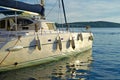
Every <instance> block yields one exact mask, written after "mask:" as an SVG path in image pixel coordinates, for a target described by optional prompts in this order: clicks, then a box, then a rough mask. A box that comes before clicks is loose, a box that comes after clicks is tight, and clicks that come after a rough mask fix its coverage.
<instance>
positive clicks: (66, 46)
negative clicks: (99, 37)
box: [0, 32, 93, 71]
mask: <svg viewBox="0 0 120 80" xmlns="http://www.w3.org/2000/svg"><path fill="white" fill-rule="evenodd" d="M92 35H93V34H92V33H89V32H84V33H82V37H83V41H82V40H81V39H78V33H69V32H62V33H54V32H53V33H51V34H49V33H44V34H41V33H40V34H39V33H38V36H37V34H35V33H33V34H32V33H30V34H29V35H26V36H22V37H20V38H19V39H18V38H11V39H10V38H9V39H8V40H7V42H5V44H4V46H2V47H1V49H0V71H7V70H12V69H18V68H23V67H28V66H33V65H38V64H42V63H46V62H50V61H54V60H59V59H61V58H64V57H67V56H69V55H74V54H75V53H74V52H83V51H86V50H89V49H91V48H92V42H93V41H92V40H90V39H89V37H90V36H92ZM37 37H38V38H39V41H40V43H39V44H37V46H35V45H36V41H35V40H36V39H37ZM59 37H60V40H61V43H60V44H61V45H59V42H57V41H58V39H59ZM72 38H73V41H74V43H71V40H72ZM1 41H2V40H1ZM73 45H74V46H75V48H74V49H73V47H72V46H73ZM13 46H14V47H13ZM60 47H61V49H60Z"/></svg>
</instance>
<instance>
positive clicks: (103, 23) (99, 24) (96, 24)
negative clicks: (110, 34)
mask: <svg viewBox="0 0 120 80" xmlns="http://www.w3.org/2000/svg"><path fill="white" fill-rule="evenodd" d="M68 24H69V26H70V27H71V28H72V27H85V26H91V27H96V28H107V27H111V28H120V23H114V22H106V21H96V22H73V23H68ZM57 26H58V27H59V26H61V24H57ZM63 27H65V24H64V25H63Z"/></svg>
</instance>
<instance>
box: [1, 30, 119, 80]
mask: <svg viewBox="0 0 120 80" xmlns="http://www.w3.org/2000/svg"><path fill="white" fill-rule="evenodd" d="M75 30H77V29H75ZM91 31H92V32H93V33H94V43H93V50H92V51H91V50H89V51H86V52H84V53H80V54H79V55H74V56H71V57H68V58H65V59H62V60H60V61H56V62H50V63H47V64H43V65H38V66H34V67H29V68H24V69H19V70H13V71H9V72H3V73H0V80H120V28H92V29H91Z"/></svg>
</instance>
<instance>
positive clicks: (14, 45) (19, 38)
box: [0, 36, 21, 65]
mask: <svg viewBox="0 0 120 80" xmlns="http://www.w3.org/2000/svg"><path fill="white" fill-rule="evenodd" d="M20 38H21V36H18V40H17V41H16V42H15V44H14V45H13V46H15V45H16V44H17V43H18V41H19V40H20ZM9 54H10V51H9V52H8V53H7V55H6V56H5V57H4V58H3V59H2V61H1V62H0V65H1V64H2V63H3V62H4V61H5V59H6V58H7V57H8V56H9Z"/></svg>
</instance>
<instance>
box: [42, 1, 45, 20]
mask: <svg viewBox="0 0 120 80" xmlns="http://www.w3.org/2000/svg"><path fill="white" fill-rule="evenodd" d="M41 6H42V7H43V8H44V6H45V0H41ZM41 19H45V10H44V13H43V15H41Z"/></svg>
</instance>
